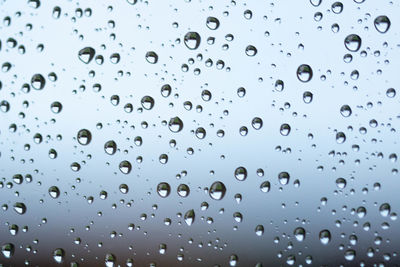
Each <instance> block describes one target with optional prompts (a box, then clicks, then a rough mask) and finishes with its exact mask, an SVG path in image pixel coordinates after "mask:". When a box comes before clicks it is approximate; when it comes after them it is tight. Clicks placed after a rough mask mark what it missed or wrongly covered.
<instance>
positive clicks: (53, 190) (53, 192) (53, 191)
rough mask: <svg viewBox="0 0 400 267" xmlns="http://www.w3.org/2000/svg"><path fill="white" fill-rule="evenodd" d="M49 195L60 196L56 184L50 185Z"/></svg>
mask: <svg viewBox="0 0 400 267" xmlns="http://www.w3.org/2000/svg"><path fill="white" fill-rule="evenodd" d="M49 195H50V196H51V197H52V198H58V197H59V196H60V189H58V187H57V186H51V187H50V188H49Z"/></svg>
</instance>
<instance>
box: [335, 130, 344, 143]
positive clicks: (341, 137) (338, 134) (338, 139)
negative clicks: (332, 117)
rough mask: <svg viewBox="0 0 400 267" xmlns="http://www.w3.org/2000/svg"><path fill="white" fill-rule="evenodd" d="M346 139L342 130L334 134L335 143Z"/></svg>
mask: <svg viewBox="0 0 400 267" xmlns="http://www.w3.org/2000/svg"><path fill="white" fill-rule="evenodd" d="M345 141H346V135H345V134H344V133H343V132H338V133H337V134H336V143H338V144H343V143H344V142H345Z"/></svg>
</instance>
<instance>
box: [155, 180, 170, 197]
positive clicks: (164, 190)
mask: <svg viewBox="0 0 400 267" xmlns="http://www.w3.org/2000/svg"><path fill="white" fill-rule="evenodd" d="M170 192H171V186H170V185H169V184H168V183H166V182H162V183H159V184H158V185H157V193H158V195H159V196H160V197H167V196H169V194H170Z"/></svg>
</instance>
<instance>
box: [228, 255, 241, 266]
mask: <svg viewBox="0 0 400 267" xmlns="http://www.w3.org/2000/svg"><path fill="white" fill-rule="evenodd" d="M238 262H239V258H238V256H237V255H236V254H232V255H231V256H230V257H229V266H232V267H233V266H236V265H237V264H238Z"/></svg>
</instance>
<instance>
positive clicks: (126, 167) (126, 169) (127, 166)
mask: <svg viewBox="0 0 400 267" xmlns="http://www.w3.org/2000/svg"><path fill="white" fill-rule="evenodd" d="M119 170H120V171H121V172H122V173H123V174H129V173H130V172H131V170H132V165H131V163H130V162H129V161H127V160H123V161H121V163H120V164H119Z"/></svg>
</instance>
